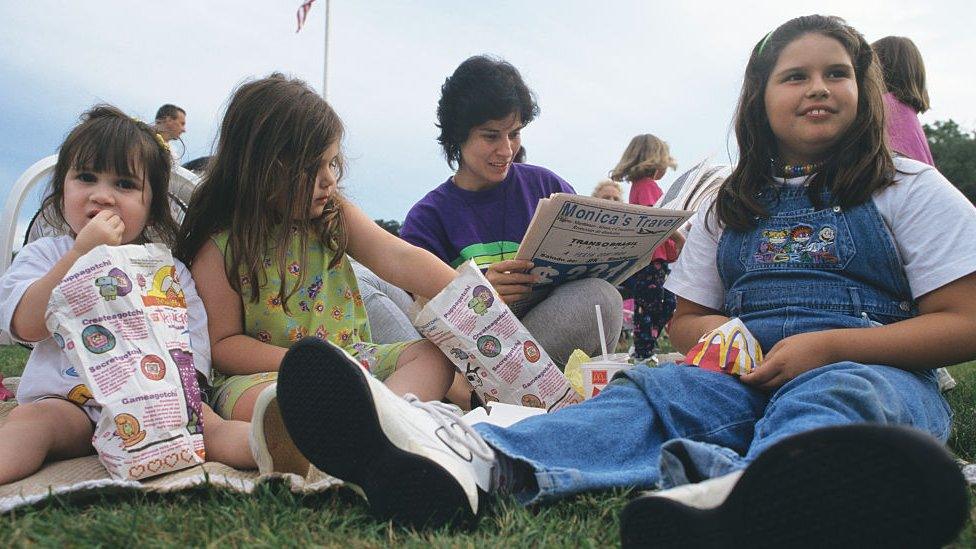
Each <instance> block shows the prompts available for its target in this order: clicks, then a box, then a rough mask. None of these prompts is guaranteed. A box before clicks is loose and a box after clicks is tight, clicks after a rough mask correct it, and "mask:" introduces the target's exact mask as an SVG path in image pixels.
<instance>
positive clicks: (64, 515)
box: [0, 346, 976, 547]
mask: <svg viewBox="0 0 976 549" xmlns="http://www.w3.org/2000/svg"><path fill="white" fill-rule="evenodd" d="M26 356H27V353H26V351H24V350H23V349H21V348H18V347H2V346H0V373H2V374H3V375H4V376H15V375H19V374H20V371H21V370H22V369H23V364H24V361H25V360H26ZM951 371H952V374H953V375H954V376H955V378H956V380H957V381H958V382H959V386H958V387H956V389H955V390H953V391H952V392H950V393H949V402H950V404H952V408H953V410H954V411H955V423H956V425H955V432H954V433H953V436H952V438H951V439H950V440H949V445H950V447H951V448H952V450H953V451H954V452H955V453H956V454H957V455H958V456H960V457H962V458H964V459H966V460H967V461H976V362H970V363H966V364H960V365H958V366H955V367H953V368H951ZM629 498H630V494H629V493H628V492H624V491H618V492H613V493H604V494H588V495H584V496H581V497H579V498H575V499H572V500H569V501H564V502H561V503H559V504H556V505H551V506H545V507H540V508H535V509H524V508H522V507H520V506H519V505H517V504H515V503H514V502H513V501H511V500H508V499H501V500H497V501H496V503H495V505H494V508H493V510H492V511H491V512H490V513H489V514H488V516H486V517H485V518H484V519H482V521H481V523H480V526H479V527H478V528H477V529H476V530H475V531H473V532H461V533H451V532H446V531H436V532H430V533H425V534H418V533H414V532H411V531H408V530H403V529H398V528H393V527H391V526H390V525H389V524H384V523H378V522H376V521H374V520H373V519H371V518H370V517H369V515H368V514H367V512H366V506H365V504H364V503H363V502H362V501H361V500H359V499H358V498H357V497H356V496H354V495H352V494H351V493H349V492H345V491H341V492H339V493H337V494H327V495H322V496H316V497H305V498H303V497H299V496H295V495H293V494H291V493H290V492H289V491H288V490H287V489H286V488H283V487H282V486H280V485H276V484H275V485H264V486H262V487H261V488H259V489H258V490H257V491H256V493H255V494H253V495H241V494H236V493H230V492H225V491H222V490H215V489H200V490H196V491H193V492H184V493H181V494H175V495H167V496H146V495H141V494H137V495H125V496H112V497H106V498H100V497H98V498H94V499H92V500H89V501H86V502H66V501H58V500H55V501H52V502H51V503H49V504H46V505H43V506H41V507H34V508H28V509H21V510H18V511H15V512H14V513H12V514H10V515H6V516H0V547H17V546H33V545H41V546H68V547H74V546H88V545H106V544H110V545H130V544H132V545H135V544H139V545H144V546H171V545H181V546H184V545H192V546H203V545H206V546H228V545H229V546H244V545H247V546H250V545H258V546H296V547H297V546H307V545H320V546H340V545H341V546H344V547H345V546H353V547H378V546H387V545H391V544H402V545H406V546H416V547H427V546H430V545H434V546H439V547H447V546H450V547H457V546H462V547H490V546H573V547H591V546H598V547H604V546H611V545H618V544H619V541H620V539H619V532H618V526H619V523H618V514H619V512H620V510H621V509H622V508H623V506H624V505H625V504H626V503H627V501H628V499H629ZM974 518H976V516H974V514H973V513H972V512H971V514H970V521H969V523H968V524H967V526H966V528H965V529H964V530H963V533H962V535H961V536H960V538H959V539H958V540H957V541H956V543H955V544H953V546H957V547H973V546H976V521H974Z"/></svg>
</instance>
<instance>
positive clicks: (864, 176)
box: [710, 15, 894, 230]
mask: <svg viewBox="0 0 976 549" xmlns="http://www.w3.org/2000/svg"><path fill="white" fill-rule="evenodd" d="M807 33H817V34H822V35H824V36H827V37H829V38H833V39H835V40H837V41H838V42H840V44H841V45H842V46H843V47H844V49H845V50H846V51H847V53H848V55H850V57H851V61H852V63H853V64H854V76H855V80H856V82H857V92H858V94H857V116H856V117H855V119H854V121H853V122H852V123H851V125H850V127H848V129H847V131H845V132H844V134H843V135H842V136H840V138H839V139H838V140H837V143H835V144H834V146H833V147H831V150H830V151H828V153H827V156H826V162H825V164H824V165H823V167H822V168H821V169H820V170H819V171H818V172H817V173H816V174H814V175H813V176H812V177H811V179H810V181H809V187H808V195H809V196H810V199H811V200H812V201H813V203H814V205H815V206H816V207H823V204H821V203H820V202H821V200H820V194H821V191H822V190H823V189H824V188H829V189H830V192H831V200H832V201H833V202H834V203H835V204H836V205H840V206H844V207H849V206H854V205H857V204H861V203H862V202H864V201H866V200H868V199H869V198H870V197H871V195H872V194H873V193H874V192H875V191H877V190H878V189H881V188H883V187H886V186H888V185H890V184H891V183H892V176H893V175H894V164H893V162H892V160H891V153H890V152H889V150H888V146H887V142H886V138H885V128H884V103H883V101H882V97H881V96H882V94H883V92H884V83H883V82H882V79H881V71H880V69H879V67H878V63H877V59H876V57H875V55H874V52H873V51H872V50H871V46H870V45H868V43H867V42H866V41H865V40H864V37H863V36H862V35H861V33H859V32H857V31H856V30H855V29H854V28H852V27H850V26H849V25H847V24H846V23H845V22H844V20H843V19H841V18H839V17H834V16H823V15H808V16H804V17H797V18H796V19H791V20H790V21H787V22H786V23H784V24H782V25H780V26H779V27H778V28H777V29H776V30H774V31H773V32H771V33H769V34H767V35H766V36H765V37H764V38H763V39H762V40H760V41H759V42H758V43H756V45H755V47H753V49H752V55H751V56H750V57H749V63H748V64H747V65H746V72H745V77H744V79H743V82H742V92H741V94H740V95H739V104H738V107H737V109H736V114H735V124H734V125H735V135H736V140H737V142H738V146H739V162H738V163H737V164H736V166H735V169H733V170H732V174H731V175H730V176H729V177H728V178H726V180H725V183H723V185H722V187H721V189H720V190H719V194H718V198H717V199H716V200H715V202H714V204H713V208H714V212H715V213H716V214H717V216H718V219H719V221H720V222H721V223H723V224H725V225H727V226H728V227H730V228H732V229H736V230H747V229H749V228H751V227H753V226H754V223H755V217H757V216H760V217H765V216H767V215H768V212H767V211H766V209H765V207H764V206H763V205H762V204H761V203H760V202H759V200H758V199H757V198H756V194H757V193H758V192H760V191H761V190H762V189H763V188H765V187H766V186H768V185H772V184H774V180H773V176H772V170H771V166H770V162H771V160H773V159H775V158H776V157H777V149H776V136H774V135H773V131H772V129H771V128H770V125H769V119H768V117H767V115H766V105H765V94H766V83H767V82H768V81H769V75H770V73H771V72H772V70H773V67H774V66H775V65H776V61H777V59H778V58H779V55H780V53H781V52H782V51H783V49H784V48H785V47H786V46H787V45H789V44H790V43H791V42H793V41H794V40H796V39H798V38H800V37H801V36H803V35H805V34H807ZM710 213H711V212H710Z"/></svg>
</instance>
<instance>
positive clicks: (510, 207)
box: [400, 164, 576, 269]
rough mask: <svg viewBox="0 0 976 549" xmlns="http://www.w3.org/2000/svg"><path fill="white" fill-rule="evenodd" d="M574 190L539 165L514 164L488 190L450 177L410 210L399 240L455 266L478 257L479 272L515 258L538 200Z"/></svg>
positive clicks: (574, 192)
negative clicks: (465, 185) (471, 187)
mask: <svg viewBox="0 0 976 549" xmlns="http://www.w3.org/2000/svg"><path fill="white" fill-rule="evenodd" d="M553 193H572V194H576V191H574V190H573V188H572V187H571V186H570V185H569V183H567V182H566V181H564V180H563V179H562V178H561V177H559V176H558V175H556V174H554V173H552V172H551V171H549V170H547V169H545V168H541V167H539V166H531V165H528V164H512V167H511V168H509V170H508V175H507V176H506V177H505V179H504V180H503V181H502V182H501V183H499V184H498V185H496V186H495V187H493V188H491V189H488V190H485V191H467V190H464V189H462V188H460V187H458V186H457V185H455V184H454V181H453V179H448V180H447V181H445V182H444V183H442V184H441V185H439V186H438V187H437V188H436V189H434V190H432V191H430V192H429V193H427V195H426V196H424V197H423V198H422V199H420V201H419V202H417V203H416V204H414V206H413V208H410V212H408V213H407V218H406V219H405V220H404V221H403V226H402V227H401V229H400V238H403V239H404V240H406V241H407V242H409V243H411V244H414V245H416V246H420V247H421V248H424V249H426V250H430V251H431V252H432V253H433V254H434V255H436V256H437V257H439V258H441V260H443V261H444V262H445V263H447V264H449V265H451V266H452V267H457V266H458V265H460V264H461V263H464V262H465V261H467V260H469V259H474V260H475V263H477V264H478V267H480V268H481V269H487V268H488V266H489V265H491V264H492V263H495V262H497V261H501V260H503V259H511V258H513V257H515V252H516V251H517V250H518V246H519V243H520V242H522V237H523V236H524V235H525V230H526V229H528V227H529V221H531V220H532V215H533V214H535V209H536V206H537V205H538V203H539V199H540V198H546V197H548V196H549V195H551V194H553Z"/></svg>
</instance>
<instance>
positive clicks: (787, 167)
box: [769, 158, 824, 178]
mask: <svg viewBox="0 0 976 549" xmlns="http://www.w3.org/2000/svg"><path fill="white" fill-rule="evenodd" d="M769 165H770V166H771V167H772V169H773V174H775V175H778V176H781V177H785V178H790V177H800V176H803V175H810V174H814V173H817V172H818V171H819V170H820V168H822V167H823V165H824V163H823V162H813V163H811V164H783V165H782V166H780V165H778V163H777V162H776V160H775V159H773V158H770V159H769Z"/></svg>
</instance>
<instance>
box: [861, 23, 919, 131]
mask: <svg viewBox="0 0 976 549" xmlns="http://www.w3.org/2000/svg"><path fill="white" fill-rule="evenodd" d="M871 47H872V48H873V49H874V52H875V53H876V54H877V55H878V61H879V62H880V63H881V73H882V74H883V75H884V83H885V87H886V88H887V89H888V91H889V92H891V93H892V94H893V95H894V96H895V97H897V98H898V100H899V101H901V102H902V103H904V104H906V105H908V106H910V107H911V108H913V109H915V112H917V113H923V112H925V111H927V110H929V92H928V90H927V89H926V88H925V63H924V62H922V54H921V53H919V51H918V48H916V47H915V43H914V42H912V41H911V40H910V39H908V38H905V37H903V36H885V37H884V38H882V39H881V40H878V41H877V42H875V43H873V44H871Z"/></svg>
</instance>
